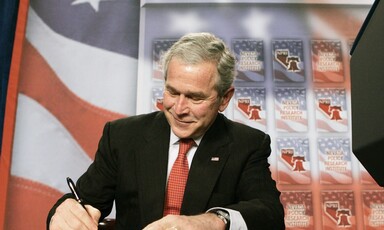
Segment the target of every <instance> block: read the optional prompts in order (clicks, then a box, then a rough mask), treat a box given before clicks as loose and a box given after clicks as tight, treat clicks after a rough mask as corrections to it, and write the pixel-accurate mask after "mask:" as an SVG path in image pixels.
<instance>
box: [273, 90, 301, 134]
mask: <svg viewBox="0 0 384 230" xmlns="http://www.w3.org/2000/svg"><path fill="white" fill-rule="evenodd" d="M275 120H276V129H277V131H278V132H286V133H294V132H307V131H308V115H307V97H306V89H305V88H276V89H275Z"/></svg>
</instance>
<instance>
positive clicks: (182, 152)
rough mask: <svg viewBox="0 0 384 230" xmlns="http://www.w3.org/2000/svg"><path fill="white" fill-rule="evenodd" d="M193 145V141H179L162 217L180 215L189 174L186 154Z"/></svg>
mask: <svg viewBox="0 0 384 230" xmlns="http://www.w3.org/2000/svg"><path fill="white" fill-rule="evenodd" d="M194 144H195V142H194V141H193V139H180V141H179V154H178V156H177V158H176V161H175V163H174V164H173V167H172V170H171V173H170V174H169V178H168V186H167V192H166V194H165V204H164V213H163V216H166V215H168V214H173V215H179V214H180V208H181V203H182V202H183V196H184V190H185V185H186V183H187V179H188V172H189V166H188V159H187V153H188V151H189V150H190V149H191V147H192V146H193V145H194Z"/></svg>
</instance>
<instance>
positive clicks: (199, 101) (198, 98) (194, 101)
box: [190, 97, 204, 104]
mask: <svg viewBox="0 0 384 230" xmlns="http://www.w3.org/2000/svg"><path fill="white" fill-rule="evenodd" d="M190 99H191V101H192V102H193V103H195V104H197V103H201V102H202V101H203V100H204V99H203V98H201V97H191V98H190Z"/></svg>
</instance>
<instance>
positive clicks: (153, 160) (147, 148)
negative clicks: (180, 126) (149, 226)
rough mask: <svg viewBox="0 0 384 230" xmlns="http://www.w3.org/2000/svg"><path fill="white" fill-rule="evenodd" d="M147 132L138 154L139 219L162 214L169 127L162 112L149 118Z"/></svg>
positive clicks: (155, 217)
mask: <svg viewBox="0 0 384 230" xmlns="http://www.w3.org/2000/svg"><path fill="white" fill-rule="evenodd" d="M147 127H148V129H147V130H148V133H147V135H146V138H145V143H143V146H142V150H140V152H139V153H138V154H137V156H138V157H137V159H138V164H137V165H138V175H137V179H138V184H139V202H140V207H141V216H142V218H143V220H142V222H143V223H147V222H152V221H153V220H157V219H160V218H161V217H162V215H163V205H164V194H165V186H166V176H167V165H168V147H169V136H170V133H169V132H170V128H169V125H168V123H167V121H166V119H165V117H164V114H163V113H159V115H158V116H157V117H156V118H155V119H154V120H153V121H148V126H147Z"/></svg>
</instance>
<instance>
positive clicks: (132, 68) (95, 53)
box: [26, 8, 138, 115]
mask: <svg viewBox="0 0 384 230" xmlns="http://www.w3.org/2000/svg"><path fill="white" fill-rule="evenodd" d="M127 23H129V22H127ZM90 36H92V35H90ZM26 37H27V39H28V40H29V41H30V42H31V43H32V45H33V46H34V47H35V48H37V50H38V51H39V52H40V54H41V55H42V56H43V57H44V58H45V60H46V61H47V62H48V63H49V65H50V66H51V67H52V68H53V70H54V71H55V72H56V74H57V75H58V76H59V78H60V79H61V80H62V81H63V82H64V84H65V85H66V86H67V87H68V88H70V89H71V90H72V91H73V92H74V93H75V94H76V95H78V96H79V97H80V98H82V99H84V100H86V101H88V102H90V103H92V104H94V105H96V106H99V107H102V108H105V109H108V110H111V111H115V112H119V113H122V114H126V115H133V114H134V113H135V104H136V81H137V63H138V61H137V59H134V58H131V57H127V56H124V55H121V54H117V53H113V52H110V51H107V50H103V49H100V48H96V47H92V46H89V45H86V44H83V43H80V42H77V41H74V40H71V39H68V38H66V37H64V36H62V35H60V34H57V33H56V32H54V31H53V30H52V29H50V28H49V27H48V26H47V25H46V24H45V23H44V22H43V21H42V20H41V18H39V16H38V15H37V14H36V12H35V11H34V10H33V9H32V8H29V12H28V26H27V33H26Z"/></svg>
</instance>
